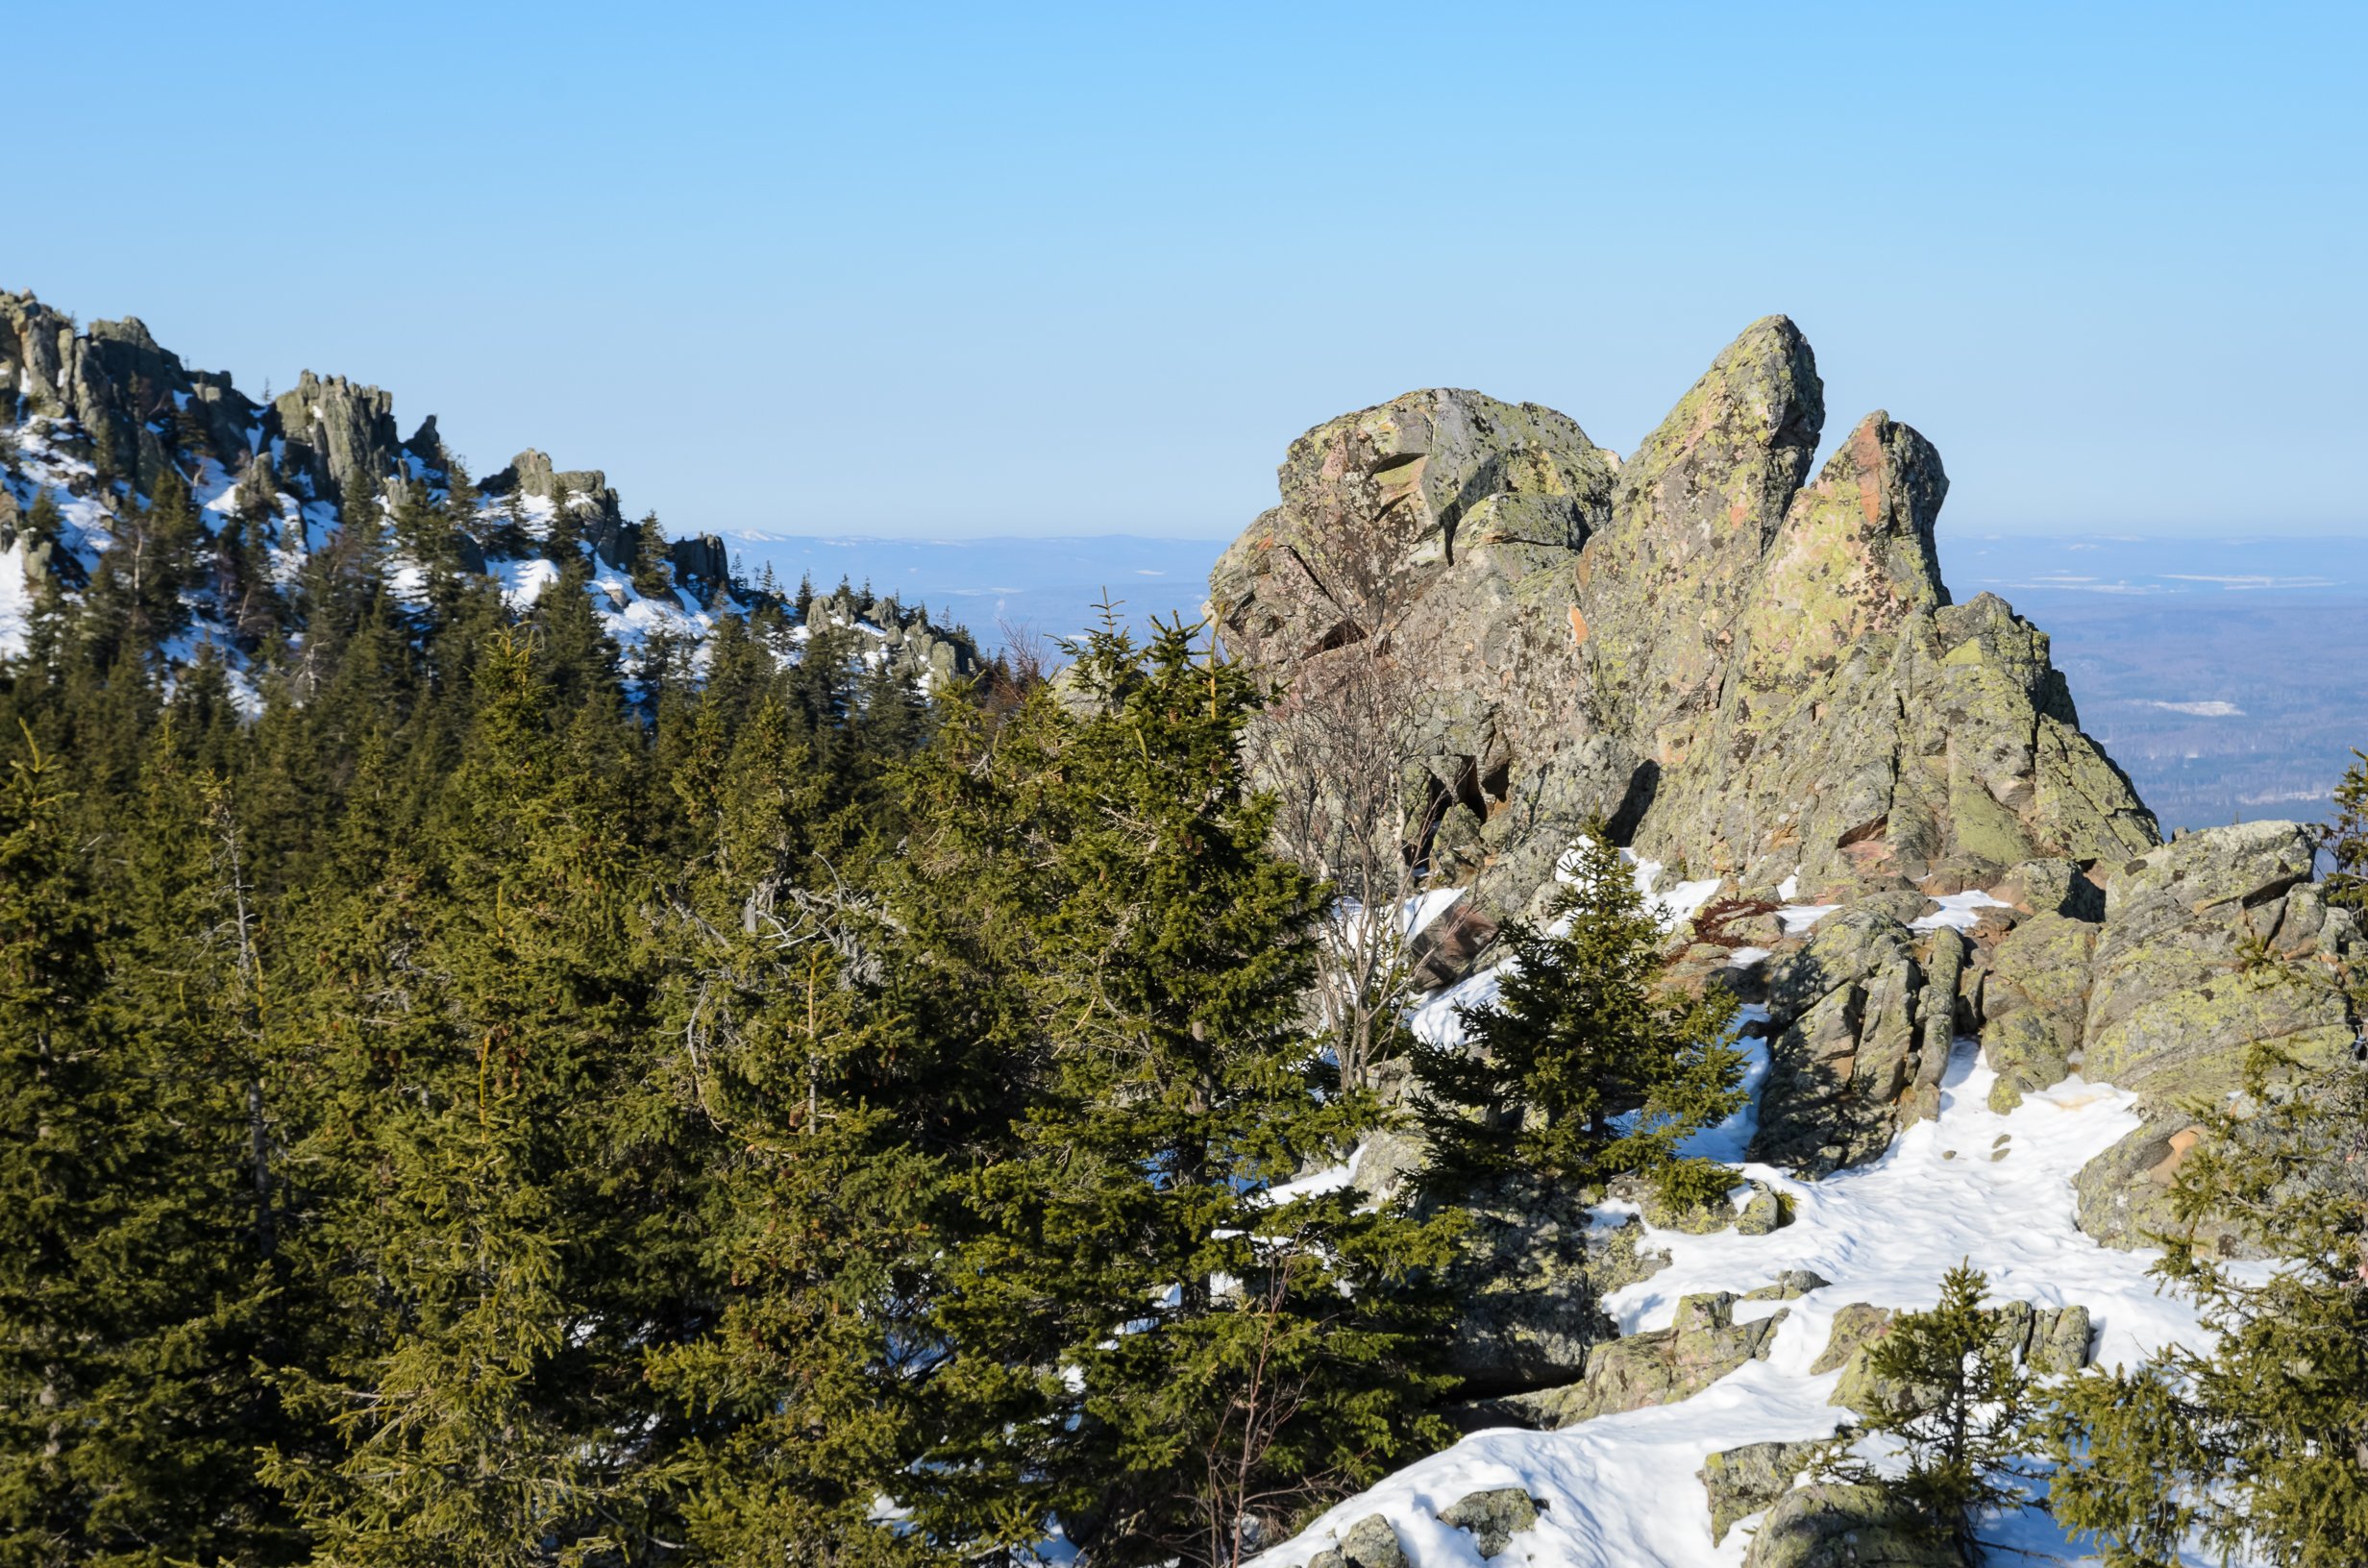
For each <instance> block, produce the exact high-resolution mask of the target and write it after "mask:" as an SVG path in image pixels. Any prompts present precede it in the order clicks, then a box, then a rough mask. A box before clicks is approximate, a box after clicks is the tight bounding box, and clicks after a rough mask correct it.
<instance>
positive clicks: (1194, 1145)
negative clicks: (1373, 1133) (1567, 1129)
mask: <svg viewBox="0 0 2368 1568" xmlns="http://www.w3.org/2000/svg"><path fill="white" fill-rule="evenodd" d="M1195 630H1196V628H1193V627H1189V626H1185V625H1180V624H1179V625H1169V626H1164V627H1162V628H1160V629H1159V631H1158V633H1157V635H1156V636H1155V637H1154V638H1153V640H1152V642H1151V644H1150V646H1149V647H1148V649H1139V648H1137V647H1136V646H1135V644H1134V643H1133V642H1132V640H1131V639H1130V638H1128V637H1127V636H1125V635H1124V634H1122V633H1121V632H1119V631H1117V630H1116V629H1114V628H1110V627H1105V628H1104V629H1103V630H1101V631H1098V632H1097V633H1095V634H1094V635H1092V636H1091V637H1090V638H1088V639H1087V640H1086V641H1085V643H1084V644H1083V646H1082V647H1080V648H1079V649H1076V650H1075V651H1076V655H1077V659H1076V664H1075V666H1074V668H1073V672H1072V675H1071V681H1070V685H1069V690H1068V697H1067V700H1066V703H1064V701H1063V699H1061V698H1056V697H1055V696H1054V695H1053V694H1052V693H1050V692H1044V693H1040V694H1038V695H1037V696H1036V697H1034V698H1030V700H1029V701H1028V702H1027V703H1026V704H1025V705H1024V708H1023V709H1022V710H1021V711H1020V712H1019V713H1018V714H1017V715H1015V716H1014V717H1013V718H1012V719H1011V720H1010V721H1009V723H1008V724H1007V725H1006V726H1005V727H1004V729H1003V731H1002V732H1001V733H1000V734H999V736H997V737H996V738H995V740H994V742H993V744H992V745H991V746H990V747H987V748H986V749H985V750H984V751H983V752H982V753H981V754H979V756H978V761H979V763H980V765H981V768H980V773H981V774H983V776H979V775H968V776H966V777H964V778H962V779H960V780H953V779H948V780H944V781H943V782H941V783H939V784H938V785H936V786H935V788H936V789H937V790H940V791H942V792H944V793H943V795H942V796H941V798H942V799H944V800H945V801H947V803H952V802H953V801H954V800H957V799H960V798H962V797H963V796H973V797H974V796H978V795H981V794H984V795H987V796H992V797H993V798H992V800H991V802H990V803H989V804H988V809H986V810H985V811H984V812H983V813H981V814H980V819H979V820H983V821H985V822H987V823H989V824H991V825H990V827H989V829H988V831H990V832H992V833H994V834H996V835H997V836H998V838H999V845H997V846H996V848H997V850H998V852H999V856H1000V857H1002V858H1003V860H1004V865H1003V870H1001V872H1000V873H999V875H998V876H997V877H991V878H990V879H989V881H988V887H989V889H990V890H991V891H990V894H989V895H990V896H1006V895H1010V894H1018V896H1014V897H1012V898H1011V901H1010V904H1009V906H1008V907H1009V908H1010V910H1011V918H1012V919H1013V920H1014V922H1015V925H1014V928H1013V929H1011V930H1008V931H1006V932H1005V933H1003V934H1002V938H1001V939H1000V940H1002V941H1004V942H1008V943H1011V944H1012V945H1010V946H1008V947H1004V948H1002V949H1000V950H999V951H998V950H987V951H983V952H982V951H981V950H980V949H979V948H977V947H976V946H974V945H971V944H967V943H966V944H963V945H962V946H959V947H957V948H956V949H955V954H954V961H956V962H972V963H977V962H983V963H984V964H986V965H987V966H988V967H989V968H991V969H998V968H999V969H1001V973H1000V978H999V981H998V982H997V983H996V984H995V985H994V986H993V987H992V988H991V989H990V991H989V994H992V995H996V996H998V997H999V998H1000V999H999V1001H998V1002H997V1003H996V1005H995V1010H994V1011H992V1012H990V1013H988V1014H985V1015H982V1017H981V1021H982V1022H985V1023H987V1024H988V1025H989V1026H990V1027H991V1028H992V1029H993V1030H994V1031H995V1035H994V1038H996V1039H998V1040H999V1041H1001V1042H1002V1043H1003V1044H1004V1045H1005V1046H1006V1047H1008V1048H1009V1050H1010V1052H1011V1057H1010V1066H1011V1068H1012V1070H1013V1071H1014V1072H1016V1073H1019V1074H1023V1075H1024V1082H1025V1086H1026V1093H1025V1096H1024V1103H1022V1104H1021V1105H1020V1107H1019V1108H1018V1114H1017V1115H1016V1117H1015V1119H1013V1120H1012V1121H1011V1122H1010V1123H1009V1124H1008V1127H1007V1129H1006V1130H1003V1131H1000V1132H998V1133H992V1134H991V1136H990V1138H989V1141H988V1146H987V1148H986V1150H984V1151H982V1152H984V1153H986V1154H987V1155H988V1156H989V1157H987V1158H981V1159H978V1160H976V1161H975V1162H974V1163H972V1164H968V1166H967V1168H964V1169H961V1170H959V1171H958V1172H957V1173H956V1175H955V1191H956V1193H957V1194H958V1198H959V1204H960V1209H959V1220H958V1223H959V1225H960V1228H961V1231H962V1236H961V1240H960V1242H959V1245H958V1248H957V1250H956V1251H955V1252H954V1254H953V1256H952V1257H951V1259H950V1267H949V1270H948V1277H947V1280H946V1282H945V1284H944V1286H943V1290H944V1295H943V1299H942V1300H941V1302H940V1303H939V1305H938V1307H937V1310H936V1311H935V1312H934V1314H933V1322H934V1324H935V1326H936V1329H937V1331H938V1333H939V1335H940V1336H941V1338H942V1342H943V1343H944V1344H945V1345H946V1346H947V1347H948V1351H949V1359H948V1360H947V1361H946V1363H945V1365H944V1366H943V1367H942V1368H941V1369H939V1371H938V1372H937V1374H936V1376H935V1378H934V1380H933V1381H934V1384H935V1389H934V1393H935V1396H936V1397H937V1398H938V1399H939V1400H941V1401H942V1404H941V1406H940V1409H942V1410H943V1411H944V1412H946V1418H947V1420H948V1423H949V1425H948V1432H949V1435H948V1437H947V1439H946V1440H945V1441H944V1442H943V1443H941V1444H940V1445H938V1446H937V1447H936V1449H935V1450H934V1451H933V1452H932V1453H931V1454H930V1456H929V1460H928V1463H927V1465H926V1467H925V1468H926V1471H927V1474H926V1476H925V1478H922V1484H923V1485H924V1487H925V1489H926V1490H925V1495H923V1496H921V1497H920V1498H919V1499H918V1500H917V1501H918V1505H919V1508H920V1516H921V1518H922V1519H923V1521H924V1522H925V1524H926V1525H927V1526H928V1527H929V1528H932V1529H934V1530H937V1531H941V1532H943V1533H945V1534H946V1535H948V1536H949V1537H950V1538H957V1539H961V1538H967V1539H969V1540H970V1541H972V1542H973V1544H974V1545H988V1544H995V1543H1009V1544H1014V1545H1018V1544H1023V1543H1031V1542H1034V1541H1035V1540H1037V1539H1039V1538H1041V1536H1042V1535H1043V1532H1044V1530H1045V1526H1046V1522H1047V1520H1048V1518H1057V1519H1058V1520H1059V1521H1060V1523H1061V1525H1062V1527H1063V1528H1064V1530H1065V1531H1066V1533H1067V1535H1068V1537H1069V1538H1070V1539H1071V1540H1072V1541H1073V1542H1075V1543H1077V1544H1078V1545H1080V1546H1083V1547H1085V1548H1086V1549H1087V1550H1088V1551H1089V1552H1090V1554H1091V1555H1092V1558H1093V1560H1094V1561H1095V1562H1097V1563H1101V1564H1108V1565H1111V1568H1128V1565H1133V1564H1147V1563H1160V1562H1170V1561H1180V1562H1183V1563H1187V1564H1208V1563H1232V1562H1235V1561H1237V1560H1239V1559H1240V1558H1242V1557H1243V1556H1247V1555H1248V1553H1249V1551H1250V1550H1251V1543H1253V1542H1255V1541H1257V1540H1260V1539H1272V1538H1274V1532H1275V1531H1278V1530H1282V1529H1286V1528H1288V1527H1289V1526H1290V1525H1291V1524H1292V1523H1293V1522H1295V1521H1296V1520H1297V1519H1299V1518H1301V1517H1302V1516H1304V1515H1305V1514H1306V1513H1307V1512H1308V1511H1310V1510H1311V1509H1313V1508H1315V1507H1320V1506H1321V1504H1322V1503H1324V1502H1325V1501H1327V1500H1328V1499H1331V1498H1333V1497H1336V1496H1338V1495H1341V1494H1342V1493H1343V1492H1344V1491H1346V1490H1350V1489H1353V1488H1354V1487H1355V1486H1358V1485H1361V1484H1364V1483H1366V1482H1369V1481H1371V1480H1372V1479H1374V1478H1375V1477H1377V1476H1378V1475H1379V1474H1380V1473H1382V1471H1384V1470H1385V1469H1387V1468H1388V1467H1389V1466H1390V1465H1391V1464H1393V1463H1394V1462H1399V1461H1402V1460H1403V1459H1404V1458H1408V1457H1411V1456H1412V1455H1413V1454H1415V1453H1418V1452H1420V1451H1421V1450H1422V1449H1423V1448H1425V1447H1427V1446H1430V1445H1432V1444H1435V1443H1437V1442H1438V1441H1440V1440H1441V1439H1442V1438H1443V1435H1444V1433H1443V1431H1442V1430H1441V1429H1440V1428H1439V1426H1438V1424H1437V1422H1436V1420H1435V1419H1434V1418H1430V1417H1427V1416H1426V1415H1425V1414H1424V1413H1423V1412H1424V1406H1425V1405H1426V1404H1427V1402H1428V1401H1429V1400H1430V1399H1431V1398H1432V1397H1434V1396H1435V1394H1436V1393H1437V1391H1438V1390H1439V1389H1440V1388H1441V1387H1442V1386H1443V1384H1442V1382H1441V1380H1439V1379H1438V1378H1436V1377H1435V1376H1433V1375H1432V1374H1430V1373H1429V1372H1428V1371H1427V1370H1426V1363H1427V1360H1428V1358H1429V1354H1430V1353H1429V1349H1428V1344H1429V1338H1430V1335H1431V1334H1432V1333H1433V1331H1434V1330H1435V1328H1436V1326H1437V1324H1438V1322H1439V1318H1438V1315H1437V1308H1438V1304H1437V1301H1436V1297H1435V1294H1434V1293H1432V1292H1430V1291H1428V1290H1426V1288H1425V1286H1426V1282H1427V1281H1428V1280H1429V1279H1430V1278H1431V1277H1433V1276H1434V1275H1435V1273H1436V1270H1437V1269H1438V1268H1439V1266H1440V1265H1441V1264H1442V1263H1443V1262H1444V1260H1445V1237H1446V1227H1445V1226H1443V1225H1442V1224H1438V1223H1421V1222H1417V1221H1415V1220H1413V1219H1411V1218H1409V1217H1407V1216H1406V1215H1405V1214H1404V1213H1402V1212H1400V1211H1398V1210H1397V1209H1396V1208H1394V1206H1382V1207H1378V1208H1374V1207H1369V1206H1367V1205H1366V1204H1365V1202H1364V1200H1363V1198H1362V1195H1361V1194H1359V1193H1357V1192H1356V1191H1354V1190H1353V1189H1351V1188H1341V1189H1339V1190H1334V1191H1330V1192H1318V1193H1309V1194H1305V1195H1301V1196H1298V1197H1296V1198H1295V1199H1293V1200H1291V1201H1288V1202H1284V1201H1277V1200H1275V1199H1274V1198H1272V1197H1270V1192H1271V1190H1272V1189H1273V1188H1275V1187H1276V1186H1277V1185H1278V1184H1280V1183H1283V1182H1285V1181H1287V1180H1289V1179H1290V1178H1291V1177H1292V1176H1294V1175H1295V1173H1296V1172H1298V1171H1299V1170H1300V1169H1301V1168H1303V1167H1304V1166H1307V1165H1309V1164H1328V1163H1331V1162H1335V1161H1337V1160H1339V1159H1341V1158H1342V1157H1343V1156H1344V1154H1345V1153H1346V1152H1347V1150H1348V1149H1349V1148H1350V1147H1351V1146H1352V1145H1353V1143H1354V1141H1355V1140H1356V1139H1357V1138H1358V1137H1359V1136H1360V1135H1361V1134H1362V1133H1363V1132H1364V1131H1365V1130H1366V1129H1367V1128H1369V1127H1370V1126H1371V1125H1373V1123H1374V1120H1375V1117H1376V1115H1377V1110H1378V1108H1377V1107H1376V1106H1375V1105H1374V1104H1373V1103H1372V1102H1371V1100H1370V1099H1369V1098H1368V1097H1366V1096H1364V1095H1361V1094H1356V1093H1350V1092H1346V1091H1344V1090H1342V1089H1341V1087H1340V1085H1339V1082H1338V1074H1337V1072H1336V1071H1335V1070H1334V1069H1333V1067H1332V1066H1331V1064H1330V1062H1329V1061H1328V1059H1327V1058H1325V1057H1324V1056H1323V1055H1322V1054H1321V1053H1320V1049H1319V1042H1318V1041H1314V1040H1313V1039H1312V1038H1310V1036H1309V1035H1308V1034H1307V1033H1306V1031H1305V1029H1304V1027H1303V1025H1302V1022H1301V1019H1300V1017H1299V1013H1298V1006H1299V1002H1298V999H1299V996H1300V993H1301V992H1302V990H1303V988H1304V987H1305V985H1306V984H1307V981H1308V978H1309V974H1310V962H1311V945H1312V943H1313V942H1314V940H1315V936H1314V930H1315V920H1316V918H1317V914H1318V911H1319V910H1320V907H1321V903H1322V899H1323V890H1322V888H1321V887H1320V885H1319V884H1318V883H1317V882H1315V881H1314V880H1313V879H1312V878H1311V877H1310V876H1309V875H1308V874H1307V873H1305V872H1304V871H1302V870H1299V869H1298V868H1297V867H1295V866H1294V865H1292V864H1290V863H1289V862H1286V861H1283V860H1281V859H1279V858H1277V857H1276V856H1274V855H1273V854H1271V853H1270V852H1269V850H1268V848H1267V844H1268V838H1269V829H1270V803H1269V802H1268V801H1266V800H1265V799H1263V798H1261V797H1258V796H1254V795H1252V794H1251V793H1250V791H1249V789H1248V787H1247V783H1246V777H1245V774H1244V771H1243V764H1242V759H1241V751H1240V736H1241V730H1242V726H1243V724H1244V723H1246V719H1247V718H1248V716H1249V714H1250V712H1251V708H1252V703H1253V701H1254V695H1253V691H1252V688H1251V686H1250V683H1249V681H1248V679H1247V677H1246V674H1243V673H1242V672H1240V671H1237V670H1235V669H1233V668H1231V667H1229V666H1226V665H1223V664H1221V663H1219V662H1218V661H1216V660H1215V658H1214V657H1213V656H1211V655H1209V654H1208V653H1206V652H1205V651H1204V650H1203V649H1199V648H1197V647H1196V643H1195ZM970 831H971V830H967V829H963V830H953V834H952V836H953V837H954V838H955V839H957V840H960V839H962V838H964V837H967V836H968V833H969V832H970ZM971 843H972V849H973V851H974V850H975V848H976V841H975V840H973V841H971ZM916 956H917V957H918V959H919V963H920V967H922V968H930V967H935V966H936V965H937V964H938V962H939V961H938V960H936V959H935V958H934V957H933V956H931V955H928V954H925V953H924V954H920V955H916ZM1006 961H1008V962H1009V963H1010V966H1011V967H1010V968H1001V967H1002V965H1003V964H1004V963H1005V962H1006Z"/></svg>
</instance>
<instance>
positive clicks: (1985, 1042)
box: [1982, 911, 2097, 1112]
mask: <svg viewBox="0 0 2368 1568" xmlns="http://www.w3.org/2000/svg"><path fill="white" fill-rule="evenodd" d="M2096 943H2097V927H2096V926H2095V925H2092V924H2090V923H2089V922H2088V921H2086V920H2077V919H2071V918H2070V917H2068V916H2064V915H2060V914H2057V913H2054V912H2053V911H2050V912H2048V913H2046V914H2041V915H2035V916H2033V917H2032V918H2031V919H2028V920H2025V921H2024V922H2023V923H2022V924H2020V925H2018V926H2016V927H2015V928H2014V929H2013V930H2012V931H2011V932H2010V933H2008V935H2007V936H2006V938H2005V939H2004V940H2003V941H2001V942H2000V943H1998V945H1997V946H1996V947H1995V948H1993V949H1991V952H1990V955H1989V972H1988V974H1987V975H1986V976H1985V977H1984V979H1983V983H1982V1051H1983V1055H1984V1058H1985V1059H1986V1061H1987V1062H1988V1064H1989V1066H1990V1067H1991V1069H1992V1070H1994V1071H1995V1072H1996V1073H1997V1074H1998V1081H1997V1083H1996V1085H1995V1086H1994V1087H1993V1088H1992V1089H1991V1090H1990V1097H1989V1103H1990V1108H1991V1109H1992V1110H1994V1111H2000V1112H2005V1111H2011V1110H2012V1109H2014V1107H2015V1106H2017V1105H2019V1104H2021V1103H2022V1099H2023V1096H2024V1095H2025V1094H2026V1093H2028V1092H2030V1091H2031V1090H2037V1089H2046V1088H2048V1087H2050V1086H2051V1085H2054V1084H2058V1083H2060V1082H2062V1081H2063V1079H2064V1076H2065V1075H2066V1074H2067V1073H2069V1072H2070V1071H2071V1070H2072V1065H2073V1063H2074V1062H2075V1061H2077V1060H2078V1059H2079V1057H2080V1054H2081V1033H2082V1025H2083V1020H2084V1017H2085V1016H2086V1013H2087V1007H2088V960H2089V955H2090V953H2091V952H2092V951H2093V950H2094V949H2095V947H2096Z"/></svg>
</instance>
